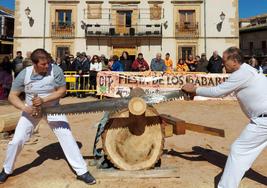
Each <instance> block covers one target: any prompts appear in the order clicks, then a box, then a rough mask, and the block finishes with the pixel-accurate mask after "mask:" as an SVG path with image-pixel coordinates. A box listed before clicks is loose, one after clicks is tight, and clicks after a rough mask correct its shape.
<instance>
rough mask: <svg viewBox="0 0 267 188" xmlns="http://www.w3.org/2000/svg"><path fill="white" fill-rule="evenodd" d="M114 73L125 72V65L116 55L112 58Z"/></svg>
mask: <svg viewBox="0 0 267 188" xmlns="http://www.w3.org/2000/svg"><path fill="white" fill-rule="evenodd" d="M111 70H112V71H123V65H122V64H121V62H120V60H119V57H118V56H117V55H114V56H113V57H112V66H111Z"/></svg>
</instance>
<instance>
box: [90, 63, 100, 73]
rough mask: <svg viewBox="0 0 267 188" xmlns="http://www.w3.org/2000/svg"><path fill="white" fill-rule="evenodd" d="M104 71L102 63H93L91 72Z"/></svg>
mask: <svg viewBox="0 0 267 188" xmlns="http://www.w3.org/2000/svg"><path fill="white" fill-rule="evenodd" d="M93 70H94V71H97V72H99V71H102V63H101V62H99V63H91V64H90V71H93Z"/></svg>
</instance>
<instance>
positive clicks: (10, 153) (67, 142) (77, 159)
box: [4, 113, 88, 175]
mask: <svg viewBox="0 0 267 188" xmlns="http://www.w3.org/2000/svg"><path fill="white" fill-rule="evenodd" d="M47 120H48V124H49V126H50V128H51V129H52V131H53V132H54V133H55V135H56V137H57V139H58V141H59V143H60V146H61V147H62V149H63V152H64V154H65V156H66V158H67V160H68V162H69V164H70V165H71V166H72V168H73V170H74V171H75V172H76V174H77V175H82V174H84V173H86V172H87V171H88V170H87V166H86V163H85V161H84V159H83V157H82V155H81V153H80V150H79V147H78V145H77V143H76V141H75V139H74V137H73V135H72V133H71V130H70V127H69V124H68V122H67V119H66V117H65V116H53V117H50V118H49V117H48V118H47ZM55 120H57V121H55ZM39 121H40V119H34V118H32V117H31V116H30V115H28V114H26V113H22V116H21V117H20V119H19V122H18V125H17V127H16V130H15V134H14V137H13V139H12V141H10V142H9V144H8V148H7V154H6V160H5V162H4V169H5V172H6V173H7V174H12V172H13V169H14V164H15V161H16V158H17V156H18V155H19V153H20V152H21V150H22V148H23V146H24V143H25V142H26V141H27V140H29V138H30V137H31V135H32V133H33V131H34V128H35V127H36V126H37V124H38V123H39Z"/></svg>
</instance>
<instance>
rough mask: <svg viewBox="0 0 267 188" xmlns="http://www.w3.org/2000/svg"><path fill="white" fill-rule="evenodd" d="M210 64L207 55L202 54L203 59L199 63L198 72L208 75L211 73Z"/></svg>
mask: <svg viewBox="0 0 267 188" xmlns="http://www.w3.org/2000/svg"><path fill="white" fill-rule="evenodd" d="M208 64H209V62H208V60H207V56H206V54H205V53H203V54H201V58H200V60H199V61H198V63H197V67H196V72H206V73H208V72H209V71H208V69H207V67H208Z"/></svg>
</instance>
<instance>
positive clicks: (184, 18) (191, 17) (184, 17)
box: [179, 10, 196, 25]
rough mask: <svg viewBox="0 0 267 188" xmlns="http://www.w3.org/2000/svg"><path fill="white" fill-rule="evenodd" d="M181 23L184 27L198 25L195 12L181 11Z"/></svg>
mask: <svg viewBox="0 0 267 188" xmlns="http://www.w3.org/2000/svg"><path fill="white" fill-rule="evenodd" d="M179 18H180V23H181V24H184V25H194V24H195V23H196V14H195V10H179Z"/></svg>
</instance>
